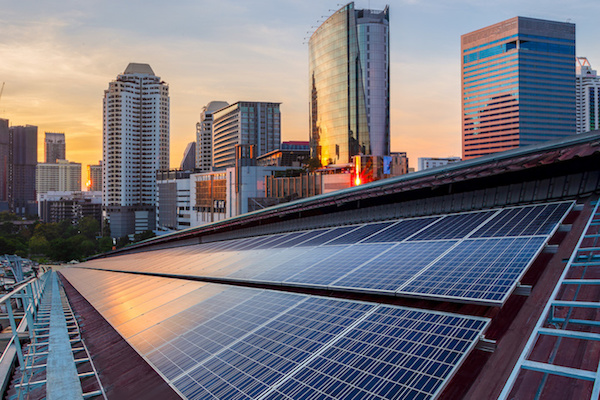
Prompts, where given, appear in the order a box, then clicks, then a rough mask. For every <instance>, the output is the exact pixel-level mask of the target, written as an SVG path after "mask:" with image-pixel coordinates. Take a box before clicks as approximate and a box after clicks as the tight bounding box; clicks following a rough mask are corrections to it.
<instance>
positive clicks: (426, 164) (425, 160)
mask: <svg viewBox="0 0 600 400" xmlns="http://www.w3.org/2000/svg"><path fill="white" fill-rule="evenodd" d="M457 161H460V157H445V158H441V157H419V165H418V170H419V171H423V170H424V169H429V168H435V167H441V166H442V165H447V164H450V163H453V162H457Z"/></svg>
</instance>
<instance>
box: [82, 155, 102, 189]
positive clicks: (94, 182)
mask: <svg viewBox="0 0 600 400" xmlns="http://www.w3.org/2000/svg"><path fill="white" fill-rule="evenodd" d="M85 186H86V187H87V190H88V191H89V192H101V191H102V160H100V161H99V162H98V164H97V165H88V166H87V181H86V184H85Z"/></svg>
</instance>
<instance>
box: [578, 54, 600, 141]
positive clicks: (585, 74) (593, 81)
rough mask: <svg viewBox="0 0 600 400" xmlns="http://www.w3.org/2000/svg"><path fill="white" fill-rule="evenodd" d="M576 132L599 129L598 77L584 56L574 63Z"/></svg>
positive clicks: (599, 80)
mask: <svg viewBox="0 0 600 400" xmlns="http://www.w3.org/2000/svg"><path fill="white" fill-rule="evenodd" d="M576 82H577V83H576V87H575V92H576V96H577V101H576V105H577V107H576V109H577V133H584V132H589V131H593V130H597V129H600V125H599V123H600V121H599V114H600V77H598V74H597V72H596V70H594V69H592V66H591V65H590V62H589V61H588V59H587V58H585V57H577V65H576Z"/></svg>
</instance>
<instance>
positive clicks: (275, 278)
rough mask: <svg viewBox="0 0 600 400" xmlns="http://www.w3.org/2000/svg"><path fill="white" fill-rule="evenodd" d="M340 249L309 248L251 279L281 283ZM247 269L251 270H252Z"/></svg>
mask: <svg viewBox="0 0 600 400" xmlns="http://www.w3.org/2000/svg"><path fill="white" fill-rule="evenodd" d="M342 249H343V247H340V246H325V247H312V248H310V251H307V252H304V253H302V254H301V255H299V256H297V257H295V258H293V259H289V260H285V259H282V260H281V263H280V264H279V265H277V266H276V267H274V268H271V269H270V270H268V271H265V272H263V273H262V274H259V275H256V276H254V277H253V279H254V280H258V281H268V282H277V283H279V282H282V281H283V280H285V279H288V278H289V277H291V276H293V275H295V274H297V273H299V272H302V271H304V270H305V269H307V268H310V267H312V266H313V265H315V264H317V263H319V262H322V261H324V260H326V259H327V258H328V257H332V256H333V255H335V254H336V253H337V252H339V251H341V250H342ZM248 269H249V270H252V268H248Z"/></svg>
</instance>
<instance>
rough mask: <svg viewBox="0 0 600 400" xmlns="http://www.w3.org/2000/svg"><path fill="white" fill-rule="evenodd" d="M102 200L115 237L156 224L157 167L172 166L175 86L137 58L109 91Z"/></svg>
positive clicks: (104, 134) (104, 138)
mask: <svg viewBox="0 0 600 400" xmlns="http://www.w3.org/2000/svg"><path fill="white" fill-rule="evenodd" d="M103 123H104V129H103V165H104V170H103V176H102V178H103V179H102V182H103V185H102V206H103V213H104V218H105V219H106V220H108V222H109V224H110V231H111V236H112V237H123V236H126V235H131V234H135V233H141V232H144V231H146V230H154V229H155V225H156V203H157V191H156V171H157V170H167V169H169V86H168V85H167V84H166V83H165V82H163V81H161V79H160V77H158V76H156V75H154V72H153V71H152V68H150V65H148V64H136V63H131V64H129V65H128V66H127V69H126V70H125V72H123V73H122V74H121V75H118V76H117V79H116V80H114V81H112V82H110V83H109V85H108V89H107V90H105V91H104V121H103Z"/></svg>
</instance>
